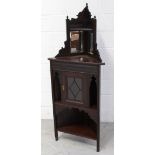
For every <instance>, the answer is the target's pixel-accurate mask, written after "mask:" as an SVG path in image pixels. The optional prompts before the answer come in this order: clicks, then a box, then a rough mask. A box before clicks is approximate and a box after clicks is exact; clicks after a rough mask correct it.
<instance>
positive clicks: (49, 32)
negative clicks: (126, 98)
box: [41, 0, 114, 122]
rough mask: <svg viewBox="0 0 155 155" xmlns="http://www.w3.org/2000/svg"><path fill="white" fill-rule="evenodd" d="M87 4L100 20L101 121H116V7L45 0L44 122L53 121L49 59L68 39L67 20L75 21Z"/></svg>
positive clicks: (100, 1) (108, 0)
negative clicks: (72, 19) (103, 64)
mask: <svg viewBox="0 0 155 155" xmlns="http://www.w3.org/2000/svg"><path fill="white" fill-rule="evenodd" d="M86 2H87V3H88V7H89V10H90V12H91V14H92V16H96V18H97V44H98V50H99V52H100V55H101V58H102V61H103V62H105V63H106V65H105V66H103V67H102V68H101V121H102V122H113V121H114V91H113V89H114V82H113V80H114V15H113V12H114V8H113V0H76V1H75V0H42V12H41V23H42V32H41V34H42V45H41V48H42V61H41V64H42V93H41V94H42V104H41V111H42V116H41V117H42V119H53V109H52V95H51V82H50V64H49V61H48V60H47V58H48V57H54V56H55V55H56V54H57V53H58V51H59V49H60V48H61V47H64V41H65V40H66V23H65V19H66V16H67V15H68V16H69V18H76V15H77V14H78V13H79V12H80V11H82V10H83V8H84V7H85V5H86Z"/></svg>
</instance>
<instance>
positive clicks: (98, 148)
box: [96, 139, 100, 152]
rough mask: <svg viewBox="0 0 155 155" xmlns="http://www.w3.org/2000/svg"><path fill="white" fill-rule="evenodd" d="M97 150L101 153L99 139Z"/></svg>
mask: <svg viewBox="0 0 155 155" xmlns="http://www.w3.org/2000/svg"><path fill="white" fill-rule="evenodd" d="M96 149H97V150H96V151H97V152H100V141H99V139H97V148H96Z"/></svg>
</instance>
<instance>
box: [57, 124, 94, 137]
mask: <svg viewBox="0 0 155 155" xmlns="http://www.w3.org/2000/svg"><path fill="white" fill-rule="evenodd" d="M58 131H61V132H65V133H69V134H73V135H76V136H82V137H86V138H89V139H94V140H96V133H95V132H94V131H93V130H92V129H91V128H90V127H87V126H83V125H68V126H63V127H59V128H58Z"/></svg>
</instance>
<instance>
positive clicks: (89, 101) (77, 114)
mask: <svg viewBox="0 0 155 155" xmlns="http://www.w3.org/2000/svg"><path fill="white" fill-rule="evenodd" d="M96 21H97V20H96V17H95V16H94V17H93V18H92V17H91V13H90V11H89V9H88V4H86V7H85V8H84V9H83V10H82V11H81V12H79V13H78V15H77V18H71V19H69V18H68V16H67V19H66V41H65V42H64V44H65V46H64V48H63V47H62V48H61V49H60V50H59V53H58V54H57V55H56V56H55V57H54V58H48V60H49V61H50V72H51V86H52V99H53V115H54V130H55V139H56V140H58V131H60V132H64V133H69V134H73V135H77V136H82V137H86V138H89V139H93V140H96V142H97V143H96V144H97V152H99V150H100V68H101V65H105V63H103V62H102V60H101V58H100V55H99V51H98V50H97V43H96Z"/></svg>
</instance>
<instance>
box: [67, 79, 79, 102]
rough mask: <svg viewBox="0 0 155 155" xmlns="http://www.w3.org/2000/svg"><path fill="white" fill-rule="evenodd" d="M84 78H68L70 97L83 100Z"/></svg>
mask: <svg viewBox="0 0 155 155" xmlns="http://www.w3.org/2000/svg"><path fill="white" fill-rule="evenodd" d="M81 89H82V80H81V79H80V78H75V77H69V78H68V99H69V100H75V101H81V100H82V92H81V91H82V90H81Z"/></svg>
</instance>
